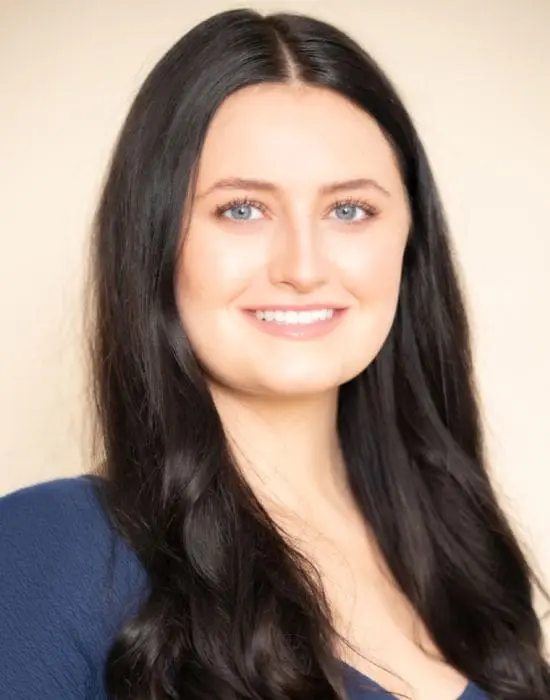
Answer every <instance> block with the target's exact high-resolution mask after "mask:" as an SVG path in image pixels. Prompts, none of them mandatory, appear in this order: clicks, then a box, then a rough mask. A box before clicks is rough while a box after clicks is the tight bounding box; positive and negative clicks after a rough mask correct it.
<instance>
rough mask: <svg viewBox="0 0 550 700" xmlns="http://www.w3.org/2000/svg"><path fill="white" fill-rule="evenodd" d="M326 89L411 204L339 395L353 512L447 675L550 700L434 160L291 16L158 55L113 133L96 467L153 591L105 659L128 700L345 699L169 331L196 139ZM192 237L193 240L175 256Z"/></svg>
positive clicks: (300, 562) (95, 372) (293, 555)
mask: <svg viewBox="0 0 550 700" xmlns="http://www.w3.org/2000/svg"><path fill="white" fill-rule="evenodd" d="M289 81H301V82H303V83H307V84H310V85H317V86H322V87H324V88H329V89H332V90H335V91H336V92H338V93H340V94H341V95H343V96H345V97H346V98H347V99H349V100H351V101H352V102H354V103H355V104H356V105H358V106H359V107H361V108H362V109H364V110H365V111H366V112H368V113H369V114H370V115H371V116H372V117H374V119H375V120H376V121H377V122H378V124H379V125H380V127H381V128H382V130H383V131H384V133H385V135H386V136H387V138H388V140H389V142H390V143H391V145H392V147H393V149H394V152H395V154H396V157H397V159H398V162H399V165H400V169H401V172H402V177H403V180H404V182H405V184H406V188H407V192H408V197H409V200H410V206H411V210H412V227H411V231H410V237H409V242H408V246H407V249H406V252H405V259H404V270H403V277H402V283H401V290H400V298H399V304H398V309H397V312H396V317H395V321H394V324H393V326H392V329H391V331H390V334H389V336H388V338H387V340H386V342H385V344H384V346H383V348H382V350H381V351H380V353H379V354H378V355H377V357H376V358H375V359H374V360H373V361H372V363H371V364H370V365H369V366H368V368H367V369H365V370H364V371H363V372H362V373H361V374H360V375H359V376H358V377H356V378H355V379H353V380H352V381H350V382H348V383H347V384H345V385H344V386H342V387H341V388H340V399H339V414H338V427H339V434H340V439H341V445H342V449H343V453H344V456H345V458H346V462H347V469H348V472H349V480H350V483H351V485H352V488H353V492H354V494H355V497H356V499H357V503H358V505H359V507H360V509H361V511H362V513H363V515H364V518H365V521H366V522H367V523H368V524H369V526H370V528H371V529H372V531H373V533H374V535H375V536H376V538H377V541H378V543H379V546H380V549H381V552H382V554H383V556H384V557H385V559H386V561H387V564H388V567H389V569H390V571H391V573H392V574H393V576H394V577H395V580H396V582H397V584H398V585H399V586H400V588H401V590H402V591H403V593H404V594H405V595H406V596H407V598H408V599H409V600H410V601H411V603H412V605H413V606H414V608H415V609H416V610H417V611H418V613H419V615H420V617H421V619H422V620H423V622H424V623H425V625H426V626H427V628H428V630H429V631H430V633H431V634H432V635H433V638H434V641H435V643H436V644H437V646H438V647H439V649H440V650H441V652H442V654H443V656H444V658H445V659H446V660H447V661H448V663H449V664H451V665H452V666H453V667H455V668H457V669H459V670H460V671H461V672H462V673H463V674H464V675H465V676H467V677H468V678H470V679H473V680H474V681H476V682H477V683H478V684H479V685H480V686H481V687H482V688H484V689H485V690H486V691H487V692H488V693H489V694H490V695H491V696H492V697H494V698H500V699H502V700H505V699H506V700H547V698H548V697H549V696H550V672H549V667H548V665H547V663H546V662H545V660H544V657H543V651H542V648H543V646H542V645H543V643H542V635H541V626H540V622H539V620H538V618H537V616H536V614H535V611H534V606H533V587H534V586H533V584H534V583H535V582H536V583H537V585H538V586H540V587H541V590H542V586H541V583H540V581H539V580H538V578H537V576H536V574H535V573H534V571H533V570H532V569H531V568H530V567H529V565H528V563H527V561H526V557H525V554H524V553H523V552H522V550H521V548H520V546H519V545H518V542H517V540H516V539H515V537H514V534H513V532H512V529H511V527H510V526H509V524H508V523H507V520H506V518H505V516H504V514H503V511H502V510H501V508H500V507H499V505H498V503H497V499H496V497H495V493H494V491H493V489H492V486H491V484H490V480H489V477H488V474H487V471H486V467H485V464H484V461H485V460H484V450H483V445H482V437H481V430H480V419H479V409H478V402H477V398H476V392H475V386H474V379H473V371H472V360H471V350H470V338H469V330H468V324H467V319H466V314H465V310H464V303H463V300H462V296H461V292H460V288H459V280H458V276H457V272H456V269H455V264H454V263H453V255H452V251H451V246H450V242H449V239H448V235H447V230H446V224H445V217H444V213H443V210H442V206H441V204H440V201H439V198H438V193H437V189H436V185H435V183H434V180H433V177H432V173H431V170H430V166H429V163H428V159H427V157H426V154H425V151H424V149H423V146H422V144H421V142H420V140H419V137H418V135H417V133H416V130H415V128H414V126H413V124H412V121H411V118H410V116H409V115H408V114H407V111H406V110H405V108H404V106H403V104H402V103H401V101H400V99H399V97H398V95H397V93H396V91H395V89H394V88H393V86H392V84H391V83H390V81H389V80H388V79H387V77H386V76H385V75H384V74H383V72H382V71H381V70H380V68H379V67H378V66H377V65H376V63H375V62H374V61H373V59H372V58H371V57H370V56H369V55H368V54H367V53H366V52H365V51H364V50H363V49H362V48H360V47H359V46H358V45H357V44H356V43H355V42H354V41H353V40H352V39H351V38H349V37H348V36H346V35H345V34H344V33H342V32H341V31H339V30H338V29H336V28H334V27H333V26H331V25H329V24H326V23H324V22H321V21H318V20H315V19H312V18H308V17H305V16H301V15H296V14H272V15H269V16H262V15H260V14H258V13H256V12H254V11H251V10H233V11H228V12H223V13H221V14H218V15H215V16H213V17H211V18H209V19H207V20H206V21H204V22H202V23H201V24H199V25H198V26H196V27H195V28H194V29H192V30H191V31H190V32H189V33H188V34H186V35H185V36H184V37H183V38H182V39H181V40H179V41H178V42H177V43H176V44H175V45H174V46H173V47H172V48H171V49H170V50H169V51H168V53H167V54H166V55H165V56H164V57H163V58H162V59H161V60H160V61H159V63H158V64H157V65H156V66H155V68H154V69H153V70H152V72H151V73H150V74H149V76H148V77H147V79H146V80H145V82H144V84H143V86H142V87H141V89H140V90H139V93H138V94H137V96H136V98H135V100H134V102H133V104H132V106H131V109H130V112H129V114H128V117H127V119H126V121H125V124H124V126H123V128H122V131H121V134H120V137H119V140H118V143H117V146H116V149H115V151H114V155H113V158H112V162H111V164H110V168H109V172H108V176H107V180H106V183H105V187H104V191H103V194H102V197H101V201H100V204H99V208H98V212H97V219H96V226H95V233H94V237H93V255H92V267H91V272H92V274H91V297H90V298H91V299H92V310H93V318H92V323H93V327H92V333H91V345H90V348H91V352H92V378H93V390H94V403H95V409H96V411H97V414H96V415H97V427H98V434H99V436H100V439H101V446H102V454H101V456H100V462H101V463H100V466H98V468H97V470H96V473H97V474H98V475H101V476H102V477H104V478H103V479H102V480H101V481H102V482H103V486H102V494H101V495H102V498H103V499H104V505H105V508H106V511H107V512H108V515H109V517H110V519H111V520H112V523H113V525H114V527H115V528H116V530H117V531H118V532H119V533H120V534H121V535H122V537H123V538H124V539H125V540H126V541H127V542H128V543H129V544H130V545H131V547H132V548H133V550H134V551H135V552H136V553H137V555H138V557H139V559H140V561H141V562H142V564H143V566H144V568H145V570H146V572H147V575H148V578H149V581H150V592H149V594H148V597H147V599H146V600H144V601H143V604H142V606H141V608H140V609H139V611H138V613H137V614H136V616H135V617H134V618H133V619H131V620H130V621H128V622H127V623H125V626H124V627H123V628H122V629H121V630H120V632H119V634H118V637H117V639H116V641H115V643H114V644H113V646H112V648H111V650H110V654H109V657H108V661H107V666H106V671H105V673H106V675H105V679H106V684H107V687H108V691H109V692H110V694H111V696H112V697H113V698H115V699H116V700H123V699H128V700H130V699H131V700H146V699H147V700H161V699H162V700H164V699H165V698H170V699H174V700H175V699H176V698H178V699H179V698H181V699H183V698H185V700H199V699H201V700H212V698H220V699H221V698H223V699H224V700H237V699H244V698H255V699H257V700H260V699H261V700H282V699H283V698H288V699H289V700H290V699H291V698H292V699H293V700H305V699H306V698H307V699H308V700H309V699H310V698H315V699H316V700H323V699H327V700H328V699H329V698H331V699H333V698H337V697H343V696H344V690H343V686H342V683H341V670H342V669H341V665H339V663H338V660H337V659H336V655H335V653H334V649H335V646H334V640H335V632H334V629H333V625H332V622H331V617H330V614H329V606H328V604H327V601H326V598H325V596H324V594H323V590H322V586H321V584H320V577H319V575H318V574H317V573H316V570H315V568H314V566H312V565H311V564H310V563H309V562H308V561H307V560H305V559H304V557H303V556H301V555H299V554H298V552H297V551H295V550H294V549H293V547H292V545H291V543H290V542H289V541H288V539H287V538H285V536H284V533H282V532H281V531H280V529H279V528H278V527H277V526H276V525H275V523H274V522H273V521H272V520H271V519H270V517H269V516H268V514H267V513H266V512H265V510H264V509H263V508H262V507H261V505H260V504H259V502H258V501H257V500H256V498H255V497H254V494H253V493H252V491H251V489H250V488H249V487H248V485H247V484H246V483H245V481H244V480H243V478H241V476H240V474H239V470H238V469H237V467H236V462H235V460H234V458H233V455H232V453H231V450H230V448H229V444H228V441H227V440H226V436H225V433H224V428H223V425H222V423H221V420H220V417H219V415H218V412H217V410H216V408H215V405H214V403H213V400H212V397H211V395H210V393H209V391H208V388H207V384H206V382H205V379H204V376H203V374H202V372H201V369H200V366H199V364H198V362H197V360H196V358H195V356H194V354H193V350H192V348H191V347H190V344H189V342H188V340H187V337H186V335H185V329H184V328H183V326H182V323H181V320H180V317H179V315H178V311H177V307H176V301H175V291H174V280H175V272H176V268H177V264H178V255H179V252H180V249H181V245H182V235H181V230H182V220H185V215H186V211H187V208H186V204H187V203H189V202H190V200H191V199H192V193H193V188H194V182H195V176H196V165H197V161H198V159H199V156H200V152H201V147H202V144H203V142H204V139H205V133H206V130H207V128H208V126H209V123H210V120H211V119H212V117H213V115H214V113H215V112H216V110H217V108H218V107H219V106H220V104H221V103H222V101H223V100H224V99H225V98H226V97H227V96H229V95H230V94H232V93H234V92H235V91H236V90H239V89H240V88H243V87H245V86H249V85H254V84H257V83H265V82H277V83H284V82H289ZM184 238H185V236H183V245H184V244H185V242H184Z"/></svg>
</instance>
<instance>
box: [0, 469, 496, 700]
mask: <svg viewBox="0 0 550 700" xmlns="http://www.w3.org/2000/svg"><path fill="white" fill-rule="evenodd" d="M95 478H96V477H92V476H89V475H83V476H79V477H72V478H64V479H55V480H52V481H47V482H43V483H39V484H35V485H33V486H29V487H26V488H22V489H19V490H17V491H14V492H12V493H10V494H8V495H6V496H3V497H2V498H0V698H2V700H39V699H40V700H107V698H108V696H107V692H106V690H105V685H104V679H103V669H104V665H105V660H106V657H107V653H108V650H109V647H110V645H111V644H112V642H113V640H114V638H115V636H116V634H117V631H118V629H119V628H120V626H121V625H122V624H123V622H124V620H125V619H128V618H131V617H132V616H133V614H134V613H135V612H136V611H137V610H138V609H139V606H140V603H141V602H142V601H143V599H144V597H145V595H146V592H147V578H146V575H145V572H144V570H143V569H142V567H141V564H140V563H139V561H138V559H137V557H136V556H135V554H134V553H133V552H132V551H131V550H130V549H129V547H128V546H127V545H126V544H125V543H124V542H123V541H122V539H121V538H120V537H119V536H118V535H116V534H115V532H114V530H113V529H112V527H111V526H110V524H109V523H108V520H107V518H106V515H105V513H104V511H103V510H102V508H101V506H100V503H99V500H98V498H97V495H96V492H95V489H94V479H95ZM112 547H114V548H115V552H116V557H115V560H114V561H115V568H114V574H113V579H112V586H111V587H107V585H106V584H107V581H108V576H107V574H108V572H109V571H110V559H109V557H110V555H111V553H112ZM109 591H112V592H113V593H114V595H109ZM346 685H347V687H348V688H349V697H350V700H367V698H368V700H382V699H385V700H389V699H390V698H394V696H392V695H391V694H390V693H388V692H386V691H384V690H383V689H382V688H380V686H377V685H376V684H375V683H374V682H373V681H369V679H367V678H366V677H365V676H363V675H362V674H360V673H359V672H358V671H355V670H354V669H352V668H350V667H346ZM368 688H370V689H371V690H368ZM372 688H374V690H372ZM459 700H488V696H487V695H486V694H485V693H483V692H482V691H481V690H480V689H479V688H477V687H476V686H475V685H473V684H470V685H469V686H468V688H467V689H466V691H465V692H464V694H463V695H462V696H461V698H460V699H459Z"/></svg>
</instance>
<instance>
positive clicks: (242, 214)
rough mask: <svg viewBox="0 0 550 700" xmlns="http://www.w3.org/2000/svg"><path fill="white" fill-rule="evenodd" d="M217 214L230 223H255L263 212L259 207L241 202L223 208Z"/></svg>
mask: <svg viewBox="0 0 550 700" xmlns="http://www.w3.org/2000/svg"><path fill="white" fill-rule="evenodd" d="M219 214H220V216H223V217H224V218H225V219H230V220H231V221H256V220H257V219H261V218H262V215H263V212H262V210H261V208H260V207H259V206H257V205H255V204H252V203H251V202H244V201H243V202H235V203H233V204H229V205H228V206H225V207H223V208H222V209H221V210H220V211H219Z"/></svg>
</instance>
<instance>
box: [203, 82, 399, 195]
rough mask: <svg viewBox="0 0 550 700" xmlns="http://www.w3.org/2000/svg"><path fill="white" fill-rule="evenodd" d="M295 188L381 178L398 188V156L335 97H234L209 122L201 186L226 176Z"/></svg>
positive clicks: (290, 88) (255, 89)
mask: <svg viewBox="0 0 550 700" xmlns="http://www.w3.org/2000/svg"><path fill="white" fill-rule="evenodd" d="M234 176H241V177H251V178H252V177H254V178H264V179H269V180H271V181H274V182H279V183H280V184H283V185H285V184H287V185H288V186H292V187H299V186H301V185H303V186H306V185H311V183H313V182H323V181H329V180H339V179H342V180H344V179H348V178H350V177H372V176H376V177H378V178H380V179H381V180H382V181H383V183H384V184H385V185H386V186H388V187H390V188H391V187H392V186H395V187H396V186H398V184H399V183H400V175H399V170H398V167H397V162H396V158H395V155H394V153H393V150H392V148H391V146H390V145H389V142H388V141H387V139H386V138H385V136H384V134H383V132H382V131H381V129H380V127H379V126H378V124H377V123H376V121H375V120H374V119H373V118H372V117H371V116H370V115H369V114H367V113H366V112H365V111H363V110H361V109H360V108H358V107H356V106H355V105H354V104H353V103H351V102H350V101H348V100H347V99H345V98H344V97H343V96H341V95H339V94H338V93H336V92H334V91H331V90H328V89H325V88H318V87H312V86H295V85H279V84H277V85H268V84H262V85H258V86H250V87H246V88H243V89H242V90H239V91H238V92H236V93H234V94H233V95H231V96H229V97H228V98H227V99H226V100H225V101H224V102H223V103H222V105H221V106H220V108H219V109H218V111H217V112H216V114H215V115H214V118H213V119H212V122H211V124H210V127H209V130H208V133H207V136H206V140H205V143H204V147H203V151H202V154H201V158H200V163H199V173H198V180H199V183H198V184H199V187H201V186H208V184H209V182H210V181H211V180H213V179H218V178H223V177H234Z"/></svg>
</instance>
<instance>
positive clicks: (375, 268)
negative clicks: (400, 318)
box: [340, 236, 405, 308]
mask: <svg viewBox="0 0 550 700" xmlns="http://www.w3.org/2000/svg"><path fill="white" fill-rule="evenodd" d="M404 250H405V237H402V238H397V237H396V236H391V237H390V236H388V237H386V238H384V237H383V236H381V237H379V238H373V239H372V240H368V241H366V242H365V243H364V245H358V246H357V247H355V248H354V249H353V250H352V249H348V250H347V251H346V254H345V255H343V256H341V257H340V269H341V272H342V279H343V281H344V284H345V286H346V288H347V289H348V291H349V292H350V293H351V294H352V295H353V296H354V297H355V298H356V299H357V300H358V302H359V303H360V304H363V303H365V304H368V306H369V307H371V308H372V306H373V305H376V306H378V305H380V306H382V307H384V306H387V305H389V306H390V307H392V306H395V304H396V301H397V296H398V294H399V286H400V280H401V270H402V266H403V254H404Z"/></svg>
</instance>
